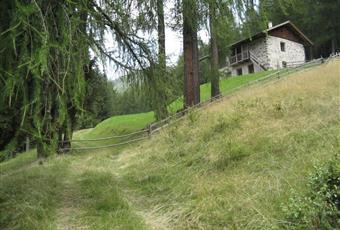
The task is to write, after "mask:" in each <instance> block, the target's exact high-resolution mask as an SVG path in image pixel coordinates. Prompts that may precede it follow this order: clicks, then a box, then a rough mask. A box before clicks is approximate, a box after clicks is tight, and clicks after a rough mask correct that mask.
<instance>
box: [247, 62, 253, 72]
mask: <svg viewBox="0 0 340 230" xmlns="http://www.w3.org/2000/svg"><path fill="white" fill-rule="evenodd" d="M248 73H254V64H250V65H248Z"/></svg>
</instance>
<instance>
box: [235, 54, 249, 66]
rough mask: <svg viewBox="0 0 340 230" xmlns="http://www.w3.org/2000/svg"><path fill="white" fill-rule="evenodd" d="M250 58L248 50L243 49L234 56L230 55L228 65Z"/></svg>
mask: <svg viewBox="0 0 340 230" xmlns="http://www.w3.org/2000/svg"><path fill="white" fill-rule="evenodd" d="M249 58H250V54H249V51H244V52H242V53H238V54H236V55H234V56H231V57H230V65H233V64H236V63H239V62H242V61H246V60H248V59H249Z"/></svg>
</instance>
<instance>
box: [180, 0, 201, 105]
mask: <svg viewBox="0 0 340 230" xmlns="http://www.w3.org/2000/svg"><path fill="white" fill-rule="evenodd" d="M189 2H190V1H188V0H185V1H183V49H184V103H185V104H184V106H185V107H190V106H193V105H195V104H197V103H199V101H200V90H199V76H198V47H197V20H196V15H197V12H196V9H195V8H196V6H195V3H192V4H190V3H189Z"/></svg>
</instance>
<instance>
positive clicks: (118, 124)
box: [75, 71, 273, 138]
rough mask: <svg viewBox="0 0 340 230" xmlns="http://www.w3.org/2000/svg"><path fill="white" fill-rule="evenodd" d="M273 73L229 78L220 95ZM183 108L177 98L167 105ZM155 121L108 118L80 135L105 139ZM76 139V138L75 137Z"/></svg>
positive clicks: (205, 94) (204, 96) (141, 116)
mask: <svg viewBox="0 0 340 230" xmlns="http://www.w3.org/2000/svg"><path fill="white" fill-rule="evenodd" d="M272 72H273V71H263V72H258V73H255V74H248V75H244V76H241V77H230V78H226V79H222V80H221V81H220V90H221V93H222V94H226V93H228V92H229V91H231V90H233V89H235V88H237V87H240V86H242V85H245V84H247V83H248V82H251V81H254V80H256V79H259V78H261V77H264V76H265V75H268V74H270V73H272ZM210 89H211V85H210V83H207V84H203V85H201V101H206V100H208V99H209V98H210ZM181 108H183V98H179V99H177V100H175V101H174V102H172V103H171V104H170V105H169V110H170V111H171V112H172V113H175V112H176V111H177V110H179V109H181ZM153 121H155V118H154V113H153V112H147V113H138V114H129V115H120V116H114V117H111V118H108V119H106V120H104V121H103V122H101V123H100V124H98V125H97V126H96V127H95V128H94V129H92V130H89V131H88V132H86V133H84V134H83V135H82V138H90V137H92V138H94V137H97V138H98V137H106V136H112V135H119V134H122V133H130V132H134V131H136V130H140V129H143V128H146V127H147V125H148V124H150V123H151V122H153ZM75 137H77V136H75Z"/></svg>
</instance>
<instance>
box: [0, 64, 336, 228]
mask: <svg viewBox="0 0 340 230" xmlns="http://www.w3.org/2000/svg"><path fill="white" fill-rule="evenodd" d="M339 88H340V62H339V61H337V62H332V63H328V64H324V65H322V66H319V67H315V68H313V69H310V70H306V71H304V72H301V73H298V74H294V75H292V76H289V77H287V78H285V79H281V80H278V81H277V82H276V83H275V84H272V83H271V84H266V85H259V86H254V87H251V88H248V89H244V90H242V91H240V92H239V93H237V94H236V95H234V96H232V97H231V98H228V99H226V100H223V101H221V102H218V103H215V104H214V105H212V106H210V107H207V108H206V109H205V110H201V111H200V112H197V111H192V112H190V113H189V115H188V116H187V117H186V118H185V119H184V120H183V121H181V122H178V123H175V124H174V125H173V126H170V127H169V128H167V129H164V130H163V131H161V133H160V134H159V135H155V136H153V137H152V138H150V139H149V140H146V141H144V142H140V143H137V144H134V145H130V146H124V147H121V148H114V149H105V150H96V151H88V152H86V153H74V154H73V155H70V156H62V157H54V158H50V159H49V160H48V161H46V162H44V163H43V164H42V165H40V164H39V163H38V162H36V161H34V156H33V154H34V153H33V152H31V153H28V154H23V155H21V156H19V157H18V158H15V159H13V160H10V161H8V162H5V163H1V164H0V176H1V179H0V181H1V186H0V229H80V228H85V229H286V228H287V226H286V224H287V222H286V219H285V213H284V211H283V207H284V206H285V205H286V204H287V202H289V201H288V200H289V198H290V197H292V195H294V194H300V195H304V194H305V193H306V189H307V188H306V184H307V177H308V175H309V173H310V172H312V171H313V166H314V165H316V164H319V163H322V162H325V161H328V160H329V159H331V158H332V157H333V156H334V154H336V153H337V152H339V141H340V140H339V138H340V136H339V129H340V120H339V113H340V111H339V108H340V93H339ZM108 124H109V123H108ZM107 126H109V125H107ZM106 128H107V127H106ZM91 131H92V130H84V131H82V132H80V133H79V135H85V134H90V133H91ZM98 132H99V131H98ZM96 135H101V133H98V134H96ZM94 137H95V136H94Z"/></svg>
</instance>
